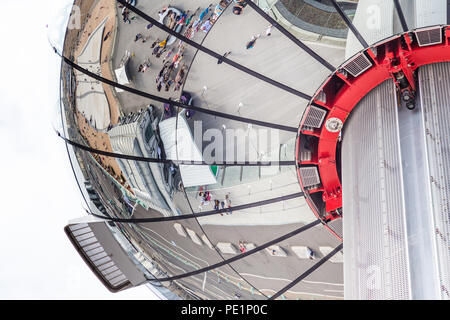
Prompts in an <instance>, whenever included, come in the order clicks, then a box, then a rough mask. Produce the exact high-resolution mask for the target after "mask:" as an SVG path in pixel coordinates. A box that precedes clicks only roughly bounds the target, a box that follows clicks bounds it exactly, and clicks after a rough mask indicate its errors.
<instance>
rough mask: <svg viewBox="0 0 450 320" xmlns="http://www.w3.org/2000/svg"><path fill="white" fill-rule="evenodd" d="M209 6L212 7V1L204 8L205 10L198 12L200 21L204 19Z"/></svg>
mask: <svg viewBox="0 0 450 320" xmlns="http://www.w3.org/2000/svg"><path fill="white" fill-rule="evenodd" d="M211 7H212V3H211V4H210V5H209V6H208V8H206V9H205V10H203V11H202V13H200V16H199V19H200V21H203V20H205V18H206V16H207V15H208V12H209V10H210V9H211Z"/></svg>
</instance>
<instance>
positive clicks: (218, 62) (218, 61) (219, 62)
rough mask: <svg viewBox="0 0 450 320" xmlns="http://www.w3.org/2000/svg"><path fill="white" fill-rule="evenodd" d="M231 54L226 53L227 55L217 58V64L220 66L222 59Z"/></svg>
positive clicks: (229, 52)
mask: <svg viewBox="0 0 450 320" xmlns="http://www.w3.org/2000/svg"><path fill="white" fill-rule="evenodd" d="M230 54H231V51H228V52H227V53H225V54H224V55H223V56H222V57H220V58H219V60H217V64H222V62H223V59H224V58H226V57H228V56H229V55H230Z"/></svg>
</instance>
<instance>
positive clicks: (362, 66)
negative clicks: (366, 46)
mask: <svg viewBox="0 0 450 320" xmlns="http://www.w3.org/2000/svg"><path fill="white" fill-rule="evenodd" d="M371 66H372V62H371V61H370V60H369V59H368V58H367V57H366V55H365V54H364V52H363V53H360V54H358V55H357V56H355V57H354V58H353V59H351V60H350V61H349V62H347V63H346V64H344V65H343V67H342V68H344V70H345V71H347V72H348V73H350V74H351V75H352V76H353V77H355V78H356V77H357V76H359V75H360V74H361V73H363V72H364V71H366V70H367V69H369V68H370V67H371Z"/></svg>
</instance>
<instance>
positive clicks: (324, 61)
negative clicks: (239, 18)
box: [245, 0, 336, 72]
mask: <svg viewBox="0 0 450 320" xmlns="http://www.w3.org/2000/svg"><path fill="white" fill-rule="evenodd" d="M245 1H246V2H247V4H248V5H249V6H250V7H252V8H253V9H254V10H255V11H256V12H257V13H258V14H259V15H260V16H262V17H263V18H264V19H266V20H267V21H269V22H270V23H271V24H272V26H274V27H275V28H277V29H278V30H279V31H280V32H281V33H282V34H284V35H285V36H286V37H288V38H289V39H290V40H291V41H292V42H294V43H295V44H296V45H297V46H299V47H300V48H302V49H303V50H304V51H305V52H306V53H307V54H309V55H310V56H311V57H313V58H314V59H316V60H317V61H318V62H319V63H321V64H322V65H323V66H324V67H325V68H327V69H328V70H330V71H331V72H333V71H335V70H336V68H335V67H334V66H332V65H331V64H330V63H329V62H328V61H326V60H325V59H324V58H322V57H321V56H319V55H318V54H317V53H316V52H315V51H314V50H312V49H311V48H310V47H308V46H307V45H305V44H304V43H303V42H302V41H300V40H299V39H297V38H296V37H295V36H294V35H293V34H292V33H290V32H289V31H287V30H286V29H285V28H284V27H282V26H281V25H280V24H279V23H278V22H277V21H276V20H275V19H273V18H272V17H271V16H269V15H268V14H267V13H265V12H264V10H262V9H261V8H260V7H259V6H258V5H257V4H256V3H254V2H252V1H251V0H245Z"/></svg>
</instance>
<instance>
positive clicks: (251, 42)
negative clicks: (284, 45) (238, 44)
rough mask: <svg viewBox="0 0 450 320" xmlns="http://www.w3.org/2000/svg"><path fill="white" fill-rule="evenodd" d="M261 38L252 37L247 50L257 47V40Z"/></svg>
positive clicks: (257, 36)
mask: <svg viewBox="0 0 450 320" xmlns="http://www.w3.org/2000/svg"><path fill="white" fill-rule="evenodd" d="M259 37H261V35H260V34H258V35H256V36H252V39H251V40H250V41H249V42H247V45H246V46H245V48H246V49H247V50H248V49H251V48H253V47H254V46H255V43H256V40H258V39H259Z"/></svg>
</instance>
